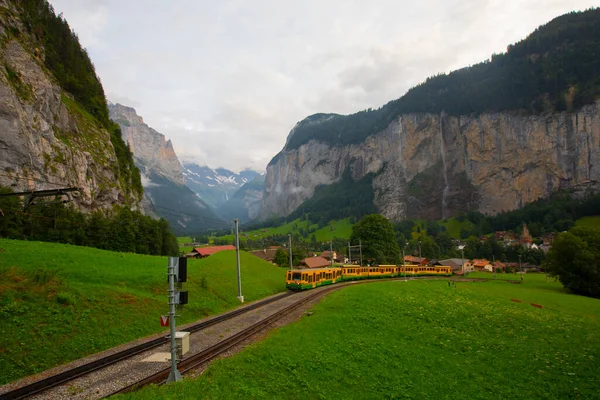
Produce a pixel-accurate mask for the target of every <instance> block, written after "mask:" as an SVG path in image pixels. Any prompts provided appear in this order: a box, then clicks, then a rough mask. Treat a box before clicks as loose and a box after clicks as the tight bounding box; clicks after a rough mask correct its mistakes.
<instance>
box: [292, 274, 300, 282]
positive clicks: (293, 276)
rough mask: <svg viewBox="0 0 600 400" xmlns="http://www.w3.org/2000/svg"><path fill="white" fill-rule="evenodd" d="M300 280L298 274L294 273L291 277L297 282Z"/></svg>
mask: <svg viewBox="0 0 600 400" xmlns="http://www.w3.org/2000/svg"><path fill="white" fill-rule="evenodd" d="M301 278H302V274H300V273H299V272H294V274H293V275H292V279H293V280H295V281H299V280H300V279H301Z"/></svg>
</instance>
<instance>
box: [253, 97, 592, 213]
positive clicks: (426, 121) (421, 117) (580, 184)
mask: <svg viewBox="0 0 600 400" xmlns="http://www.w3.org/2000/svg"><path fill="white" fill-rule="evenodd" d="M346 168H350V171H351V173H352V177H353V179H354V180H359V179H361V178H363V177H364V176H365V175H366V174H368V173H374V174H375V175H376V176H375V178H374V179H373V192H374V202H375V205H376V206H377V208H378V209H379V211H380V212H381V213H382V214H383V215H385V216H386V217H388V218H389V219H391V220H394V221H397V220H401V219H403V218H428V219H440V218H445V217H450V216H453V215H455V214H456V213H457V212H458V211H461V210H478V211H480V212H483V213H486V214H495V213H498V212H501V211H508V210H512V209H516V208H519V207H521V206H523V205H524V204H525V203H528V202H531V201H534V200H536V199H538V198H540V197H543V196H547V195H548V194H550V193H551V192H553V191H555V190H557V189H559V188H565V189H567V188H569V189H572V190H575V191H576V192H580V193H581V192H584V191H586V190H588V189H593V190H598V189H600V102H597V103H596V104H593V105H589V106H586V107H583V108H582V109H580V110H579V111H577V112H573V113H567V112H563V113H557V114H551V115H543V116H515V115H510V114H503V113H497V114H482V115H480V116H477V117H475V116H460V117H453V116H448V115H445V114H443V113H442V114H441V115H434V114H405V115H400V116H399V117H397V118H396V119H395V120H393V121H392V122H391V123H390V124H389V126H388V127H387V128H386V129H385V130H383V131H382V132H380V133H378V134H376V135H372V136H369V137H368V138H367V139H366V140H365V141H364V142H362V143H360V144H354V145H344V146H339V147H331V146H329V145H327V144H324V143H321V142H318V141H315V140H311V141H310V142H308V143H306V144H304V145H302V146H300V147H299V148H298V149H294V150H289V151H287V150H283V151H282V152H281V153H279V154H278V155H277V156H276V157H275V158H274V159H273V161H271V163H270V164H269V166H268V167H267V176H266V182H265V191H264V197H263V203H262V209H261V218H268V217H270V216H273V215H283V216H285V215H288V214H289V213H291V212H292V211H293V210H295V209H296V208H297V207H298V206H299V205H300V204H301V203H302V202H304V201H305V200H307V199H309V198H310V197H311V196H312V195H313V193H314V190H315V187H316V186H318V185H322V184H331V183H333V182H336V181H338V180H339V179H340V178H341V176H342V174H343V172H344V171H345V170H346Z"/></svg>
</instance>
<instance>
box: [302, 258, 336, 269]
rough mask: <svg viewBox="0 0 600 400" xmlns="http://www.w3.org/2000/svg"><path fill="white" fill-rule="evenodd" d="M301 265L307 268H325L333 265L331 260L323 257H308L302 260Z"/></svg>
mask: <svg viewBox="0 0 600 400" xmlns="http://www.w3.org/2000/svg"><path fill="white" fill-rule="evenodd" d="M300 265H302V266H305V267H306V268H325V267H329V266H331V261H327V260H326V259H324V258H323V257H306V258H305V259H303V260H302V261H300Z"/></svg>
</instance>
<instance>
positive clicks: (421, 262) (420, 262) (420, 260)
mask: <svg viewBox="0 0 600 400" xmlns="http://www.w3.org/2000/svg"><path fill="white" fill-rule="evenodd" d="M421 264H423V260H422V259H421V241H420V240H419V267H420V266H421Z"/></svg>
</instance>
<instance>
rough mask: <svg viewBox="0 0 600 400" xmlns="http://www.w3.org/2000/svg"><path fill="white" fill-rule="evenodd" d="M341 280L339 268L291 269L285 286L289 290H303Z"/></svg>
mask: <svg viewBox="0 0 600 400" xmlns="http://www.w3.org/2000/svg"><path fill="white" fill-rule="evenodd" d="M341 280H342V269H341V268H318V269H293V270H291V271H288V272H287V279H286V281H287V284H286V286H287V288H288V289H290V290H305V289H312V288H316V287H318V286H324V285H331V284H334V283H336V282H339V281H341Z"/></svg>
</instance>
